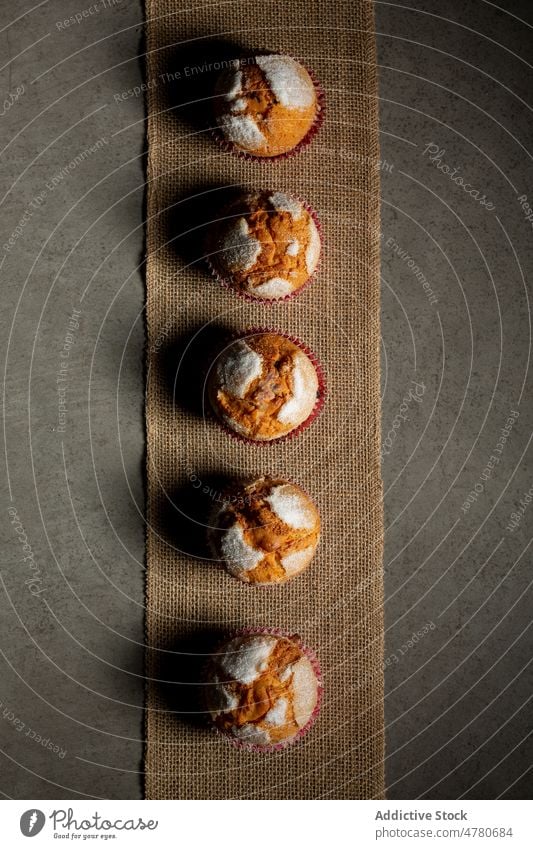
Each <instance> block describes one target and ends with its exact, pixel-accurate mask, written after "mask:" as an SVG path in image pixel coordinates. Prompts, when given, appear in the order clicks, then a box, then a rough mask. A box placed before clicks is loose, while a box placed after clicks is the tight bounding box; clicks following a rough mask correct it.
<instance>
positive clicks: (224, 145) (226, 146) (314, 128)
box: [211, 51, 326, 162]
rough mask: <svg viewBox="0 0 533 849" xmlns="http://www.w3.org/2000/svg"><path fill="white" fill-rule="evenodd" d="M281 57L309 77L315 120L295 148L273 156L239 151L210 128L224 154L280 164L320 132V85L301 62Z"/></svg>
mask: <svg viewBox="0 0 533 849" xmlns="http://www.w3.org/2000/svg"><path fill="white" fill-rule="evenodd" d="M255 55H256V56H260V55H274V53H273V51H264V52H263V53H260V52H258V53H256V54H255ZM278 55H281V54H278ZM283 55H284V56H289V58H291V59H294V61H295V62H298V64H299V65H302V67H303V68H305V70H306V71H307V73H308V74H309V76H310V77H311V81H312V83H313V85H314V87H315V93H316V105H317V109H316V115H315V120H314V121H313V123H312V125H311V127H310V128H309V130H308V131H307V133H306V134H305V136H304V137H303V139H301V141H299V142H298V144H297V145H295V147H293V148H291V149H290V150H286V151H285V153H277V154H276V155H275V156H255V155H254V154H253V153H249V152H248V151H245V150H241V148H239V147H237V146H236V145H235V144H233V142H230V141H228V139H226V138H225V137H224V135H223V133H222V131H221V130H220V128H219V127H218V126H214V127H211V135H212V136H213V138H214V139H215V141H216V142H217V144H218V145H219V147H220V148H221V149H222V150H224V151H225V152H226V153H232V154H234V155H235V156H238V157H239V158H240V159H245V160H247V161H248V162H282V161H283V160H285V159H288V158H289V157H291V156H296V154H298V153H300V151H302V150H303V148H305V147H307V145H308V144H310V143H311V142H312V141H313V139H314V137H315V136H316V134H317V133H318V131H319V130H320V127H321V126H322V124H323V122H324V114H325V110H326V97H325V94H324V89H323V88H322V85H321V84H320V82H319V81H318V79H317V77H316V76H315V74H314V72H313V71H311V70H310V69H309V68H308V67H307V66H306V65H304V64H303V62H300V60H299V59H295V57H294V56H291V55H290V53H284V54H283Z"/></svg>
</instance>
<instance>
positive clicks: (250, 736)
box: [232, 724, 270, 746]
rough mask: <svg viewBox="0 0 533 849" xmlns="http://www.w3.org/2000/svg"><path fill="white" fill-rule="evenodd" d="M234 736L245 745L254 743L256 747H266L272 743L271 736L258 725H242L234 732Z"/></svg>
mask: <svg viewBox="0 0 533 849" xmlns="http://www.w3.org/2000/svg"><path fill="white" fill-rule="evenodd" d="M232 734H233V736H234V737H236V738H237V739H238V740H242V742H243V743H252V744H253V745H255V746H265V745H267V744H268V743H270V734H269V733H268V731H266V730H265V729H263V728H258V726H257V725H252V724H248V725H241V727H240V728H236V729H235V730H234V731H233V732H232Z"/></svg>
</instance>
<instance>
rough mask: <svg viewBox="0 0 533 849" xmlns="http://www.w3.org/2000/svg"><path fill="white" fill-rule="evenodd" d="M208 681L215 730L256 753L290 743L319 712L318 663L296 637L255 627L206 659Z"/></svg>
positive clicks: (209, 703) (307, 726)
mask: <svg viewBox="0 0 533 849" xmlns="http://www.w3.org/2000/svg"><path fill="white" fill-rule="evenodd" d="M207 683H208V686H207V687H206V690H207V694H206V701H207V709H208V712H209V714H210V716H211V719H212V721H213V723H214V726H215V728H216V729H217V730H218V731H220V732H221V733H222V734H224V735H226V736H227V737H228V738H229V739H230V740H231V741H232V742H234V743H236V744H239V745H244V746H247V747H248V748H253V749H255V750H256V751H269V750H272V749H277V748H281V747H283V746H285V745H286V744H287V743H292V742H294V741H295V740H296V739H297V738H298V737H300V736H301V735H302V734H303V733H304V732H305V731H307V730H308V729H309V727H310V725H311V724H312V721H313V719H314V717H315V715H316V713H317V712H318V707H319V701H320V690H321V688H320V682H319V669H318V664H317V662H316V659H315V658H314V656H313V655H312V654H311V652H309V650H308V649H305V648H304V647H303V646H302V644H301V641H300V638H299V637H298V636H296V635H294V636H290V637H289V636H284V635H280V634H276V633H270V632H268V631H263V632H261V631H259V632H257V633H243V634H239V635H238V636H235V637H233V639H230V640H228V641H226V642H225V643H224V644H223V645H221V646H220V647H219V649H218V651H217V652H216V653H215V654H214V655H212V657H211V658H210V660H209V663H208V666H207Z"/></svg>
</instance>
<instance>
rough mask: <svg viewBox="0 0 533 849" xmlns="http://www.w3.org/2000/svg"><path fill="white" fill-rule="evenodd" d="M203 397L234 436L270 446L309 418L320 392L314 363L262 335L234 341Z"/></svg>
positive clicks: (278, 338)
mask: <svg viewBox="0 0 533 849" xmlns="http://www.w3.org/2000/svg"><path fill="white" fill-rule="evenodd" d="M207 394H208V398H209V401H210V403H211V406H212V408H213V410H214V412H215V414H216V415H217V416H218V418H220V419H221V420H222V422H223V423H224V424H225V425H226V426H227V427H229V428H230V429H231V430H232V431H234V432H235V433H237V434H239V435H240V436H244V437H246V438H248V439H252V440H254V441H258V442H268V441H271V440H273V439H279V438H280V437H283V436H286V435H287V434H289V433H291V431H293V430H295V429H296V428H298V427H299V426H300V425H302V424H304V423H305V422H306V421H307V420H308V419H310V418H311V416H312V414H313V412H314V411H315V407H316V406H317V402H318V400H319V397H320V386H319V379H318V374H317V370H316V368H315V366H314V364H313V362H312V361H311V359H310V358H309V356H308V355H307V354H306V353H305V352H304V351H303V349H302V348H301V347H300V346H299V345H297V344H296V343H295V342H293V341H292V340H291V339H288V338H287V337H286V336H283V335H281V334H279V333H274V332H270V331H261V332H256V333H253V332H251V333H250V334H249V335H247V336H246V337H245V338H244V337H243V338H239V339H236V340H235V341H234V342H231V343H230V344H229V345H228V346H227V347H226V348H225V349H224V350H223V351H222V352H221V353H220V354H219V356H218V357H217V359H216V360H215V363H214V365H213V367H212V368H211V371H210V374H209V378H208V383H207Z"/></svg>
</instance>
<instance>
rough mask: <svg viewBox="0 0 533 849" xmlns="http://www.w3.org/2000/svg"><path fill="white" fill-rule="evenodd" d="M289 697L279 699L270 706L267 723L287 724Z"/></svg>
mask: <svg viewBox="0 0 533 849" xmlns="http://www.w3.org/2000/svg"><path fill="white" fill-rule="evenodd" d="M287 708H288V703H287V699H283V698H282V699H278V700H277V702H276V703H275V704H274V705H273V706H272V707H271V708H270V710H269V711H268V713H267V714H266V716H265V719H264V722H266V724H267V725H277V726H278V727H279V726H282V725H285V723H286V719H287Z"/></svg>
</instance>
